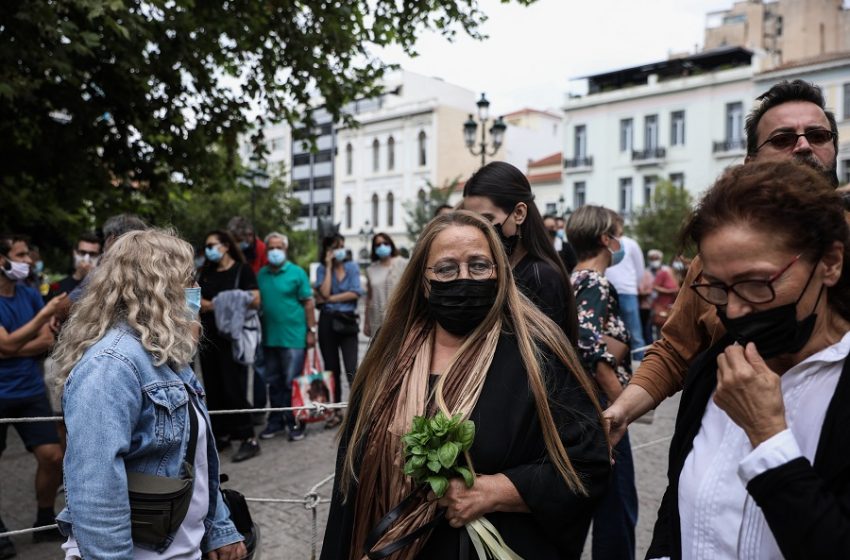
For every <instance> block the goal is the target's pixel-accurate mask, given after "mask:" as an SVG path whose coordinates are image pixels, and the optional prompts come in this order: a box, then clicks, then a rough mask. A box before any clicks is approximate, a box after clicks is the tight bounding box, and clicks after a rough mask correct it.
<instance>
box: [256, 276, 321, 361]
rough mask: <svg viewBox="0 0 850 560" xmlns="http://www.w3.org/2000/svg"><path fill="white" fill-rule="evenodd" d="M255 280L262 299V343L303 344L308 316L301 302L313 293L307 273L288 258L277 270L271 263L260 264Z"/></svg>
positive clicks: (282, 346) (298, 346)
mask: <svg viewBox="0 0 850 560" xmlns="http://www.w3.org/2000/svg"><path fill="white" fill-rule="evenodd" d="M257 283H258V284H259V285H260V297H261V298H262V303H263V314H262V322H263V345H264V346H272V347H277V348H305V347H306V346H307V344H306V342H307V341H306V338H307V320H306V319H305V317H304V306H303V303H304V301H305V300H308V299H311V298H312V297H313V290H312V288H311V287H310V279H309V278H307V273H306V272H304V269H302V268H301V267H299V266H298V265H295V264H292V263H291V262H289V261H287V262H285V263H283V266H282V267H280V269H279V270H277V271H274V270H273V269H272V267H271V266H264V267H263V268H261V269H260V273H259V274H258V275H257Z"/></svg>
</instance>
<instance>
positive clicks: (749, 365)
mask: <svg viewBox="0 0 850 560" xmlns="http://www.w3.org/2000/svg"><path fill="white" fill-rule="evenodd" d="M714 402H715V403H716V404H717V406H718V407H720V409H721V410H722V411H723V412H725V413H726V414H727V415H728V416H729V418H731V419H732V421H733V422H735V424H737V425H738V426H740V427H741V428H742V429H743V430H744V432H746V434H747V437H749V438H750V443H751V444H752V446H753V448H755V447H758V445H759V444H760V443H762V442H763V441H765V440H768V439H770V438H771V437H773V436H775V435H776V434H778V433H779V432H781V431H783V430H785V429H787V427H788V424H787V423H786V422H785V402H784V401H783V400H782V380H781V378H780V377H779V376H778V375H777V374H776V373H774V372H773V371H772V370H771V369H770V368H769V367H767V364H765V363H764V360H763V359H762V357H761V355H759V353H758V350H757V349H756V345H755V344H753V343H752V342H750V343H748V344H747V347H746V349H744V347H742V346H741V345H740V344H737V343H736V344H733V345H732V346H729V347H728V348H726V350H725V351H724V352H723V353H722V354H720V355H719V356H718V357H717V391H716V392H715V393H714Z"/></svg>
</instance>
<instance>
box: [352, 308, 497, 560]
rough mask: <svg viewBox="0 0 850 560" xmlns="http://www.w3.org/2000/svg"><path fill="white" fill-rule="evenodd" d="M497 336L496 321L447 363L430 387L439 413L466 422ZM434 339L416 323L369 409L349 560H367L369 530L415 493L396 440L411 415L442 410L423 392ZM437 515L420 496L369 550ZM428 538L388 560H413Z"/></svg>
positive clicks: (426, 390) (431, 504)
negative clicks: (371, 416) (439, 397)
mask: <svg viewBox="0 0 850 560" xmlns="http://www.w3.org/2000/svg"><path fill="white" fill-rule="evenodd" d="M500 331H501V322H500V321H497V322H496V324H495V325H494V326H493V328H492V329H491V330H490V331H489V332H487V333H486V334H483V335H481V336H477V337H476V338H475V339H469V340H467V341H465V342H464V344H463V346H462V347H461V351H459V352H458V354H457V355H456V356H454V357H453V358H452V361H451V362H450V364H449V365H448V367H446V370H445V371H444V372H443V374H442V375H441V376H440V380H439V381H438V383H437V385H435V391H434V392H437V393H439V391H438V389H439V388H440V386H442V394H443V396H444V401H445V402H444V404H445V408H446V410H443V412H445V413H447V414H449V415H452V414H458V413H459V414H462V415H463V417H464V418H468V417H469V415H470V413H471V412H472V410H473V409H474V408H475V404H476V403H477V402H478V397H479V396H480V395H481V389H482V387H483V386H484V380H485V378H486V376H487V370H489V369H490V363H491V362H492V360H493V354H494V353H495V351H496V344H497V343H498V341H499V333H500ZM433 339H434V333H433V329H431V328H428V327H427V326H426V325H425V324H424V323H418V324H417V325H416V326H414V328H413V329H411V332H409V333H408V335H407V337H406V338H405V341H404V343H403V344H402V348H401V350H400V351H399V354H398V357H397V358H396V361H395V367H393V368H391V370H390V372H389V373H388V374H389V375H391V376H392V377H391V378H389V379H388V380H387V383H386V389H385V391H384V393H383V394H382V395H380V396H379V397H378V402H376V403H375V407H374V408H373V411H374V419H373V420H372V423H371V426H370V428H369V433H368V438H367V440H366V445H365V446H364V453H363V457H362V462H361V468H360V476H359V488H358V491H357V501H356V503H355V507H354V530H353V535H352V539H351V542H352V549H351V551H350V553H349V559H350V560H361V559H365V558H367V557H366V555H365V554H363V546H364V543H365V541H366V536H367V535H368V534H369V531H371V530H372V528H373V527H374V526H375V525H377V523H378V522H379V521H380V519H381V518H382V517H383V516H384V515H386V514H387V513H388V512H389V511H390V510H392V509H393V508H394V507H396V506H397V505H398V504H399V503H400V502H401V501H402V500H403V499H404V498H405V497H407V495H408V494H410V493H411V492H412V491H413V490H414V484H413V481H412V480H411V479H410V478H409V477H406V476H404V473H403V468H404V449H403V446H402V443H401V437H402V436H403V435H404V434H405V433H407V432H408V431H410V427H411V424H412V421H413V417H414V416H423V415H426V414H427V415H428V416H431V415H433V414H436V412H437V410H439V409H441V408H442V407H441V406H438V403H437V402H436V397H433V392H431V393H430V394H429V388H428V380H429V376H430V374H431V358H432V354H433ZM436 510H437V504H436V502H428V501H426V500H425V499H424V497H423V498H422V499H421V500H420V502H419V503H417V504H415V505H414V506H412V507H411V508H410V509H409V510H408V513H406V514H405V515H403V516H402V517H401V518H400V519H399V520H398V521H397V522H396V523H395V525H394V526H393V527H391V528H390V530H389V531H387V533H386V534H385V535H384V536H383V537H382V538H381V540H380V541H378V544H377V545H375V547H374V548H373V550H379V549H381V548H383V547H385V546H387V545H389V544H390V543H392V542H394V541H396V540H398V539H400V538H402V537H404V536H405V535H408V534H410V533H411V532H413V531H414V530H416V529H417V528H419V527H421V526H423V525H425V524H426V523H428V522H429V521H431V520H432V519H433V518H434V515H435V513H436ZM428 536H429V535H427V534H426V535H425V536H423V537H421V538H419V539H418V540H417V541H415V542H414V543H413V544H412V545H411V546H408V547H406V548H404V549H402V550H399V551H398V552H396V553H394V554H393V555H391V556H390V557H389V558H391V559H393V560H412V559H413V558H415V557H416V556H417V554H418V553H419V551H420V550H421V549H422V547H423V545H424V544H425V541H426V540H427V538H428Z"/></svg>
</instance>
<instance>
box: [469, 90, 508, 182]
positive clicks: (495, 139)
mask: <svg viewBox="0 0 850 560" xmlns="http://www.w3.org/2000/svg"><path fill="white" fill-rule="evenodd" d="M476 105H478V121H477V122H476V121H475V119H474V118H473V116H472V114H470V115H469V118H468V119H467V120H466V122H465V123H463V139H464V142H465V143H466V147H467V148H468V149H469V152H470V153H471V154H472V155H474V156H479V155H480V156H481V166H482V167H483V166H484V164H486V163H487V156H492V155H495V154H496V152H498V151H499V148H500V147H501V146H502V142H504V139H505V130H506V129H507V128H508V125H506V124H505V121H504V119H503V118H502V117H499V118H498V119H496V120H495V121H493V124H492V126H491V127H490V140H491V143H492V148H491V149H490V150H488V149H487V122H488V120H489V118H490V102H489V101H488V100H487V97H486V96H485V95H484V94H483V93H482V94H481V99H479V100H478V102H477V103H476ZM479 123H480V124H481V141H480V142H479V143H478V147H477V149H476V133H477V131H478V124H479Z"/></svg>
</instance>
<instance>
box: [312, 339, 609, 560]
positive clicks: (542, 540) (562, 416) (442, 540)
mask: <svg viewBox="0 0 850 560" xmlns="http://www.w3.org/2000/svg"><path fill="white" fill-rule="evenodd" d="M546 363H547V366H546V369H545V370H544V375H545V376H546V378H547V385H548V389H549V394H550V395H551V397H550V398H551V399H552V400H551V401H550V402H551V403H552V404H551V407H552V413H553V416H554V418H555V422H556V424H557V426H558V430H559V432H560V434H561V438H562V440H563V442H564V446H565V447H566V449H567V453H568V455H569V457H570V460H571V461H572V463H573V466H574V467H575V469H576V470H577V471H578V472H579V473H580V474H581V475H582V478H583V480H584V482H585V486H586V488H587V490H588V492H589V497H583V496H578V495H576V494H574V493H572V492H570V491H569V490H568V489H567V487H566V485H565V484H564V482H563V480H562V479H561V478H560V476H559V475H558V473H557V471H556V470H555V469H554V467H553V466H552V465H551V464H550V463H549V461H548V459H547V458H546V450H545V445H544V442H543V435H542V432H541V429H540V426H539V422H538V420H537V413H536V411H535V407H534V399H533V396H532V394H531V390H530V388H529V386H528V380H527V378H526V374H525V372H524V368H523V365H522V359H521V357H520V354H519V349H518V348H517V345H516V340H515V339H514V338H513V337H512V336H510V335H504V334H503V335H502V336H501V338H500V339H499V343H498V345H497V347H496V352H495V355H494V357H493V362H492V365H491V366H490V370H489V371H488V372H487V378H486V380H485V382H484V387H483V389H482V392H481V396H480V398H479V399H478V403H477V404H476V406H475V409H474V410H473V412H472V415H471V417H470V419H471V420H472V421H474V422H475V426H476V436H475V442H474V443H473V446H472V449H471V450H470V453H471V455H472V461H473V464H474V466H475V469H476V471H477V472H479V473H481V474H496V473H504V474H505V475H506V476H507V477H508V478H509V479H510V480H511V482H513V484H514V485H515V486H516V488H517V490H518V491H519V493H520V495H521V496H522V498H523V500H525V503H526V504H527V505H528V507H529V509H530V510H531V513H490V514H487V516H486V517H487V519H488V520H490V521H491V522H492V523H493V525H494V526H495V527H496V528H497V529H498V530H499V532H500V533H501V535H502V537H503V538H504V539H505V542H506V543H507V544H508V545H509V546H510V547H512V548H513V549H514V551H516V552H517V553H518V554H519V555H520V556H522V557H523V558H528V559H532V558H534V559H537V560H547V559H552V560H555V559H562V558H563V559H570V558H575V559H578V558H579V557H580V556H581V549H582V546H583V544H584V540H585V536H586V533H587V529H588V526H589V523H590V518H591V515H592V512H593V506H594V505H595V503H596V500H597V498H598V497H599V496H601V494H602V493H603V492H604V491H605V488H606V485H607V482H608V476H609V471H610V463H609V458H608V446H607V442H606V440H605V436H604V434H603V431H602V426H601V424H600V421H599V418H598V416H597V415H596V412H595V410H594V408H593V406H592V404H591V401H590V399H589V398H588V396H587V395H586V394H585V393H584V391H583V390H582V389H581V387H580V386H579V384H578V382H577V381H576V379H575V378H574V377H573V376H572V375H570V374H569V373H568V372H567V370H566V368H565V367H564V366H563V365H561V364H559V363H557V362H556V361H555V360H552V359H547V360H546ZM352 414H356V411H354V410H352ZM349 425H351V423H350V424H349ZM349 437H350V434H344V436H343V438H342V441H341V442H340V447H339V457H338V461H337V472H341V469H342V466H341V464H340V461H341V460H342V458H343V457H344V454H345V450H346V446H347V443H348V440H349ZM356 491H357V489H356V486H355V487H354V490H353V495H352V496H349V500H348V501H347V502H346V503H345V504H343V503H342V500H341V497H340V495H339V493H338V486H337V485H336V484H335V485H334V494H333V500H332V503H331V508H330V515H329V518H328V524H327V529H326V531H325V539H324V544H323V546H322V556H321V557H322V559H323V560H335V559H339V560H343V559H347V558H348V555H349V548H350V546H351V532H352V528H353V524H354V502H355V499H356ZM461 538H464V539H466V538H468V537H467V536H466V530H465V529H453V528H452V527H450V526H449V525H448V523H445V522H443V523H441V524H440V525H438V526H437V528H436V529H435V530H434V531H433V532H432V533H431V535H430V537H429V538H428V542H427V544H426V545H425V548H424V549H423V550H422V552H421V554H420V555H419V558H423V559H435V560H436V559H439V560H452V559H459V548H460V539H461ZM469 555H470V556H469V557H470V558H475V557H476V555H475V551H474V549H472V548H471V547H470V551H469ZM459 560H464V559H459Z"/></svg>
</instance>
